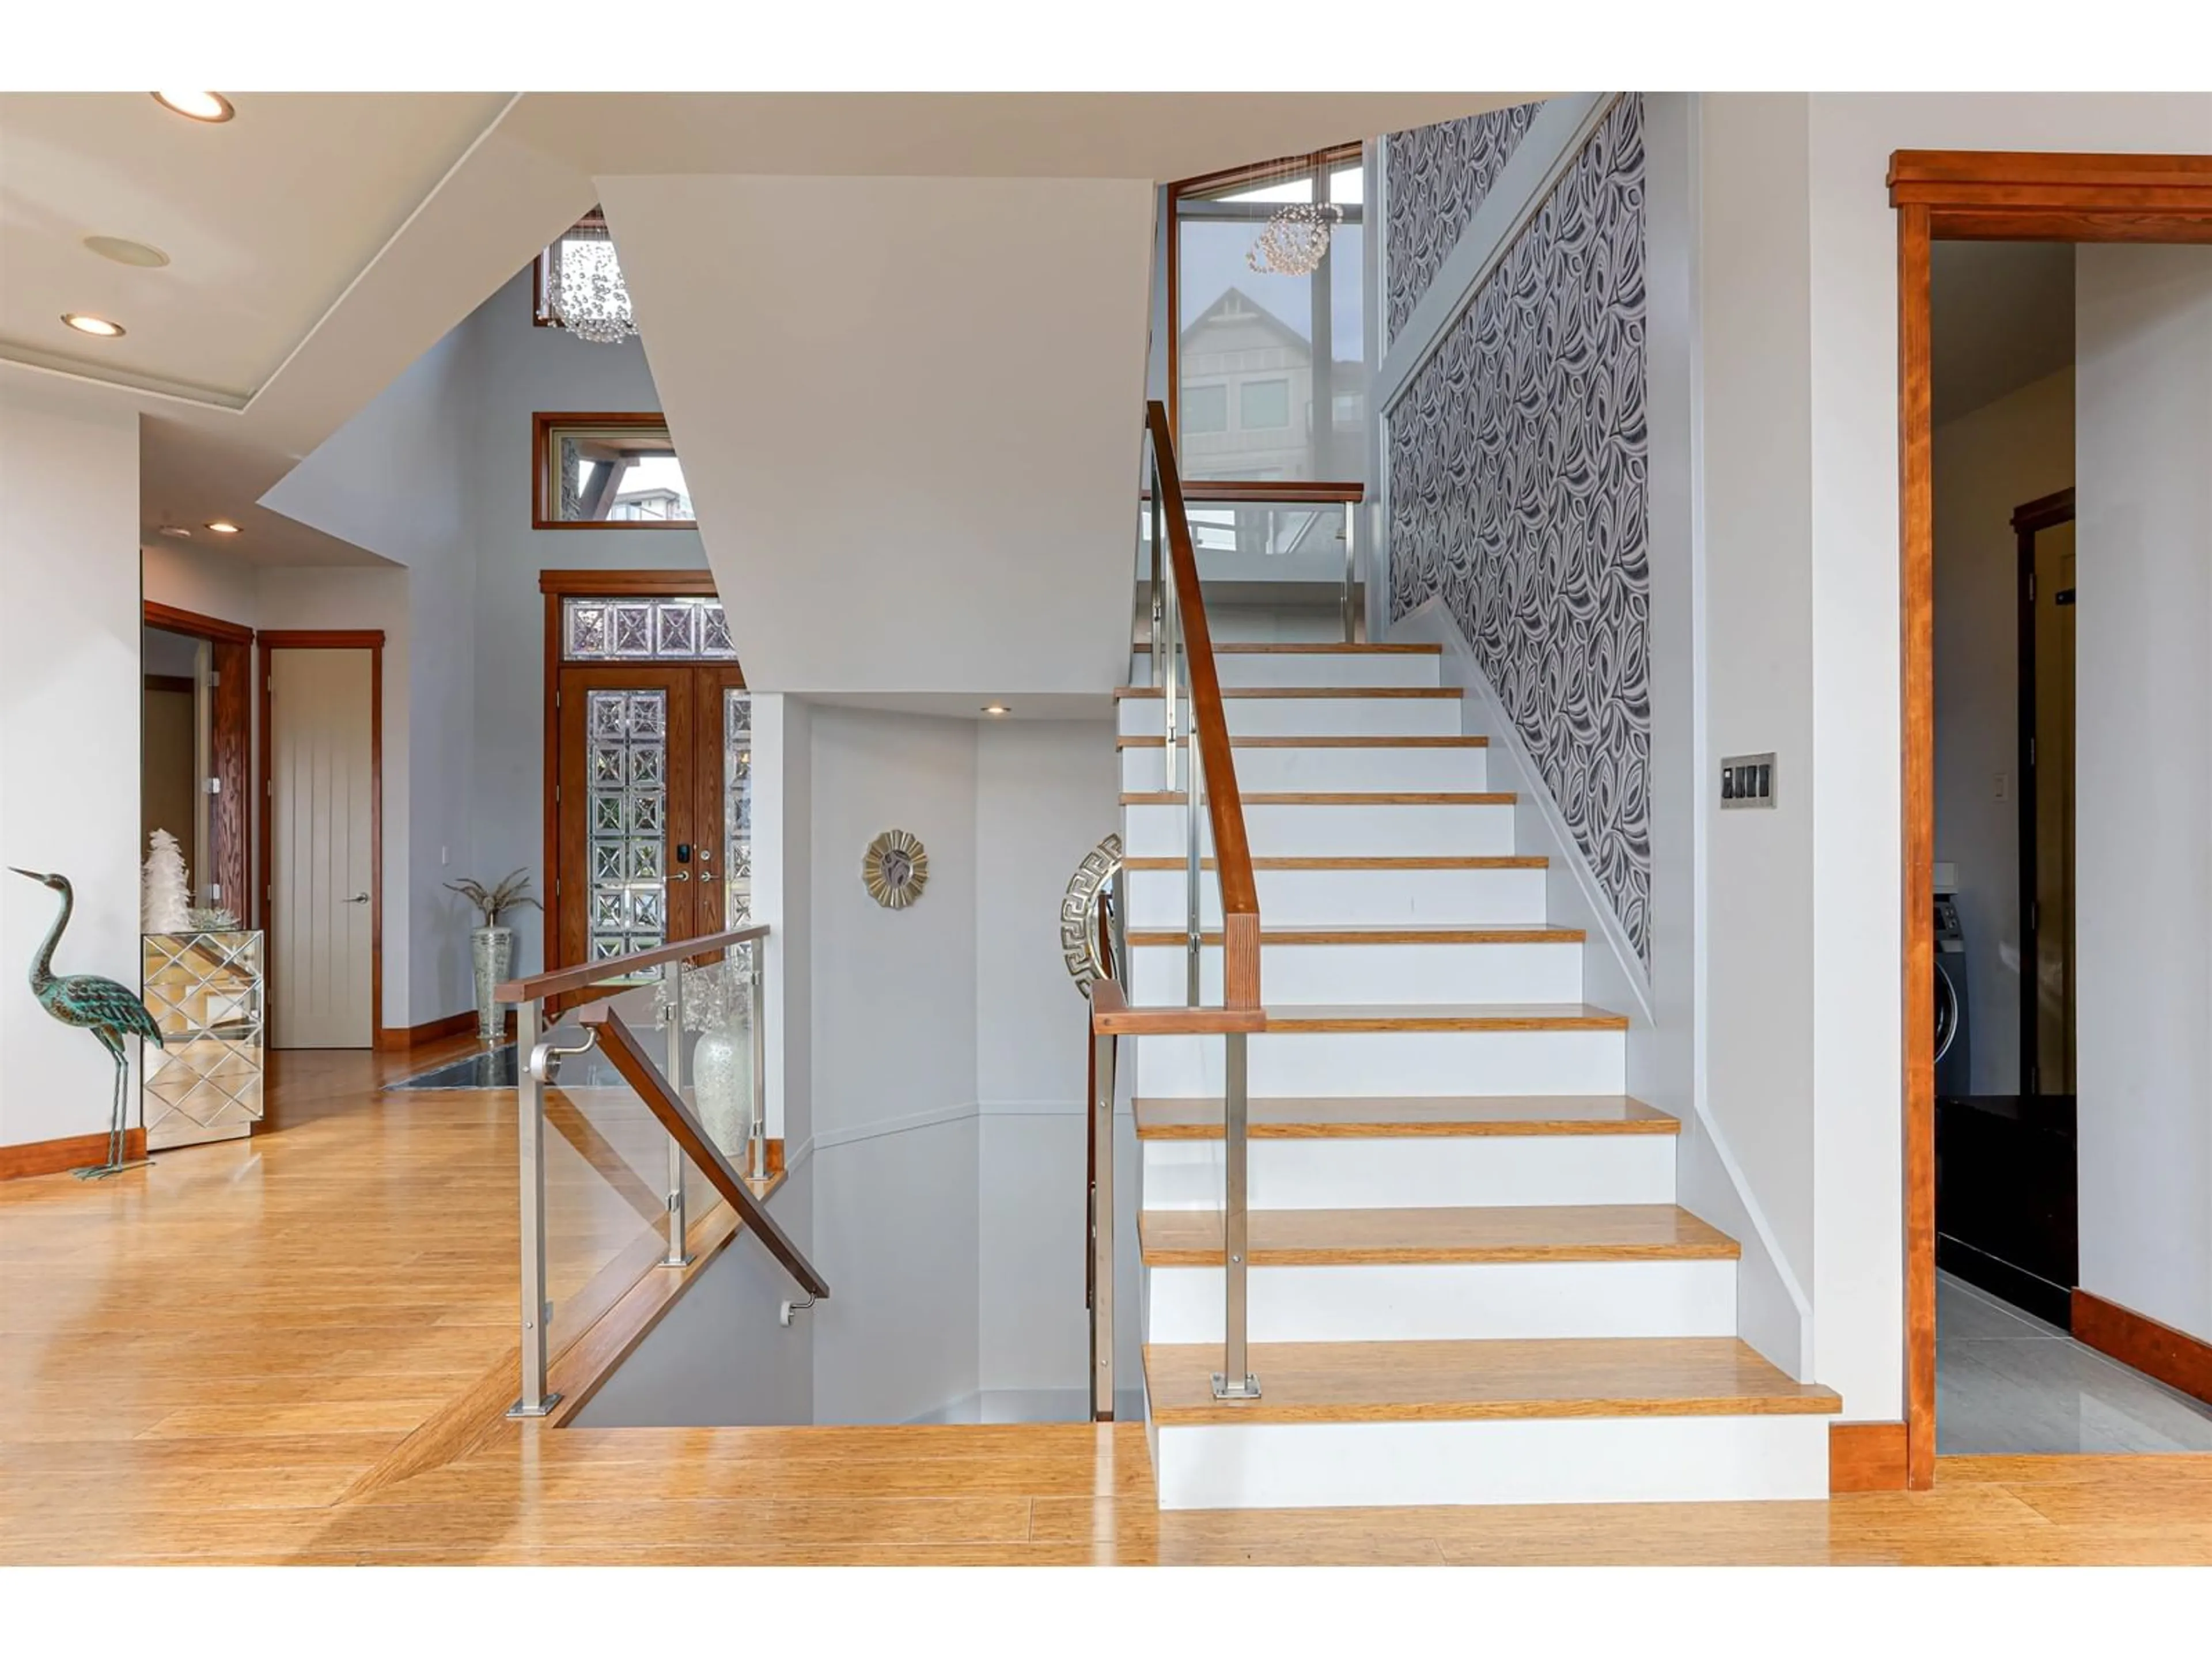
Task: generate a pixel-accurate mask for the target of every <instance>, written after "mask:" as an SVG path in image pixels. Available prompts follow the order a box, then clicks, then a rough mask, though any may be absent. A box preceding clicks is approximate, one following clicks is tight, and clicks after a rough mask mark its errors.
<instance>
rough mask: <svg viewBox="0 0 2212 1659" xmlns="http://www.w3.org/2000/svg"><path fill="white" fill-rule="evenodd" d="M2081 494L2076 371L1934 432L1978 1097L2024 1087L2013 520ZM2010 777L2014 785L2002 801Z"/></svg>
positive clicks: (1940, 665)
mask: <svg viewBox="0 0 2212 1659" xmlns="http://www.w3.org/2000/svg"><path fill="white" fill-rule="evenodd" d="M1937 326H1938V327H1939V328H1940V327H1941V326H1942V322H1941V320H1940V319H1939V320H1938V323H1937ZM2073 482H2074V371H2073V370H2072V369H2070V368H2069V369H2064V370H2062V371H2061V372H2060V373H2058V374H2052V375H2050V376H2047V377H2046V378H2045V379H2043V380H2038V381H2035V382H2034V383H2033V384H2032V385H2029V386H2022V387H2021V389H2020V390H2019V391H2017V392H2012V393H2010V394H2008V396H2005V397H2002V398H1997V399H1996V401H1995V402H1993V403H1990V404H1984V405H1983V406H1982V407H1981V408H1979V409H1976V410H1969V411H1968V412H1966V414H1963V415H1961V416H1958V417H1957V418H1956V419H1954V420H1950V421H1947V422H1944V423H1943V424H1942V426H1940V427H1938V428H1936V859H1937V860H1938V861H1939V862H1942V863H1948V864H1953V865H1955V866H1957V867H1958V875H1959V912H1960V924H1961V926H1963V927H1965V929H1966V1002H1967V1007H1968V1009H1969V1011H1970V1012H1971V1014H1972V1042H1973V1091H1974V1092H1975V1093H1976V1094H1978V1095H2006V1094H2014V1093H2016V1092H2017V1091H2019V1088H2020V794H2019V789H2020V660H2019V658H2020V648H2019V647H2020V599H2019V589H2020V544H2019V539H2018V538H2017V537H2015V535H2014V533H2013V528H2012V515H2013V511H2014V509H2015V508H2016V507H2020V506H2021V504H2022V503H2024V502H2027V501H2034V500H2036V499H2037V498H2038V497H2039V496H2043V495H2050V494H2051V493H2052V492H2053V491H2054V490H2060V489H2065V488H2066V487H2067V486H2068V485H2069V484H2071V483H2073ZM2000 772H2002V773H2003V774H2004V775H2006V777H2007V778H2008V787H2007V789H2006V792H2005V799H2002V800H2000V799H1998V798H1997V789H1996V775H1997V774H1998V773H2000Z"/></svg>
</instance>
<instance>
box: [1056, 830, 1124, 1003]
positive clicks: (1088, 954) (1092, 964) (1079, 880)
mask: <svg viewBox="0 0 2212 1659" xmlns="http://www.w3.org/2000/svg"><path fill="white" fill-rule="evenodd" d="M1120 869H1121V836H1107V837H1106V839H1105V840H1103V841H1102V842H1099V843H1098V845H1097V846H1096V847H1094V848H1091V850H1090V851H1089V852H1088V853H1085V854H1084V855H1083V862H1082V863H1081V864H1079V865H1078V866H1075V874H1074V875H1073V877H1072V878H1070V879H1069V881H1068V884H1067V892H1066V895H1065V896H1063V897H1062V898H1061V899H1060V960H1061V961H1062V962H1063V963H1066V965H1067V973H1068V977H1069V978H1071V979H1073V981H1075V988H1076V989H1077V990H1079V991H1080V992H1082V993H1083V994H1084V995H1085V996H1086V997H1087V996H1089V995H1090V994H1091V986H1092V985H1094V984H1096V983H1097V981H1100V980H1102V979H1110V978H1112V977H1113V974H1114V968H1113V964H1112V963H1110V962H1109V961H1108V960H1107V957H1108V955H1109V953H1110V951H1111V949H1112V947H1111V946H1110V945H1107V944H1106V943H1105V942H1103V941H1102V940H1101V939H1099V937H1098V893H1099V890H1100V889H1102V888H1103V887H1104V886H1105V885H1106V884H1108V883H1109V882H1110V881H1112V880H1113V879H1114V876H1115V872H1117V871H1118V870H1120Z"/></svg>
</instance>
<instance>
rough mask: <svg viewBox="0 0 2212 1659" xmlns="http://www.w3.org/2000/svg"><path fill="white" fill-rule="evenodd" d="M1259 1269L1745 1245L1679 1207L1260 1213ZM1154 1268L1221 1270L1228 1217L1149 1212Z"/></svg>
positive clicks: (1681, 1253)
mask: <svg viewBox="0 0 2212 1659" xmlns="http://www.w3.org/2000/svg"><path fill="white" fill-rule="evenodd" d="M1249 1225H1250V1229H1251V1231H1250V1232H1249V1236H1248V1244H1249V1252H1248V1255H1247V1260H1248V1261H1249V1262H1250V1264H1251V1265H1252V1266H1253V1267H1352V1266H1369V1267H1379V1266H1386V1265H1394V1264H1420V1265H1427V1266H1443V1265H1448V1264H1453V1263H1475V1262H1524V1261H1735V1260H1736V1259H1737V1258H1738V1257H1739V1256H1740V1255H1742V1250H1741V1248H1740V1247H1739V1246H1738V1245H1737V1243H1736V1242H1735V1240H1734V1239H1732V1238H1730V1237H1729V1236H1728V1235H1727V1234H1726V1233H1723V1232H1722V1231H1719V1230H1718V1229H1717V1228H1714V1227H1712V1226H1710V1225H1707V1224H1706V1223H1705V1222H1703V1221H1701V1220H1699V1218H1697V1217H1696V1216H1693V1215H1692V1214H1691V1213H1690V1212H1688V1211H1687V1210H1685V1209H1682V1208H1680V1206H1676V1205H1673V1204H1538V1205H1492V1206H1474V1207H1470V1208H1464V1209H1386V1210H1254V1211H1252V1212H1250V1215H1249ZM1137 1236H1138V1239H1139V1243H1140V1245H1141V1247H1142V1249H1143V1251H1144V1259H1145V1265H1146V1266H1147V1267H1219V1266H1221V1261H1222V1246H1221V1212H1219V1211H1218V1210H1146V1211H1144V1212H1141V1213H1140V1214H1139V1216H1138V1218H1137Z"/></svg>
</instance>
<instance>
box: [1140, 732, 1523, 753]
mask: <svg viewBox="0 0 2212 1659" xmlns="http://www.w3.org/2000/svg"><path fill="white" fill-rule="evenodd" d="M1166 744H1167V738H1165V737H1164V736H1163V735H1161V734H1160V733H1158V732H1155V733H1153V734H1152V736H1150V737H1139V736H1137V735H1135V734H1133V733H1127V734H1124V735H1123V736H1121V737H1119V738H1115V742H1114V746H1115V748H1117V749H1161V748H1164V747H1165V746H1166ZM1229 746H1230V747H1231V749H1487V748H1489V747H1490V739H1489V738H1484V737H1471V738H1470V737H1458V738H1435V737H1429V738H1397V737H1390V738H1347V737H1308V738H1240V737H1236V736H1233V735H1232V736H1231V738H1230V739H1229Z"/></svg>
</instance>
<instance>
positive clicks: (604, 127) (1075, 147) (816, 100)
mask: <svg viewBox="0 0 2212 1659" xmlns="http://www.w3.org/2000/svg"><path fill="white" fill-rule="evenodd" d="M1546 95H1547V94H1542V93H1528V92H1513V93H1480V92H1459V93H1449V92H1395V93H1368V92H1205V93H1181V92H1164V93H532V94H528V95H527V96H526V97H524V98H523V99H522V100H520V102H519V103H518V105H517V106H516V107H515V109H514V110H513V112H512V113H511V114H510V115H509V116H508V117H507V125H508V126H509V127H511V128H512V129H513V131H515V132H516V134H517V135H518V136H520V137H524V138H526V140H527V141H528V142H530V143H535V144H538V145H541V146H543V147H544V149H547V150H548V151H550V152H551V153H554V154H556V155H562V156H563V157H565V158H566V159H567V160H568V161H570V162H572V163H573V164H574V165H575V166H576V167H580V168H581V169H583V170H584V171H586V172H587V173H594V174H604V173H629V174H634V173H799V174H817V175H820V174H829V175H836V174H845V175H869V174H877V175H883V174H891V175H902V176H910V175H916V174H935V175H940V176H944V177H950V178H963V177H966V178H1020V179H1042V178H1052V179H1150V180H1152V181H1153V182H1155V183H1162V184H1164V183H1167V182H1169V181H1170V180H1173V179H1188V178H1191V177H1193V176H1194V175H1196V174H1198V173H1212V172H1218V171H1219V170H1221V169H1223V168H1225V167H1236V166H1238V165H1240V164H1242V163H1243V162H1247V161H1266V160H1268V159H1270V158H1272V157H1273V156H1277V155H1298V154H1303V153H1304V152H1305V151H1308V150H1313V149H1322V148H1323V147H1325V146H1327V145H1330V144H1336V143H1357V142H1358V141H1359V140H1360V139H1362V138H1365V137H1371V136H1372V135H1374V134H1376V133H1378V132H1391V131H1398V130H1399V129H1401V128H1405V127H1413V126H1423V125H1428V124H1430V123H1431V122H1436V121H1447V120H1452V119H1455V118H1458V117H1460V116H1463V115H1474V114H1479V113H1480V112H1483V111H1485V110H1491V109H1498V108H1502V107H1504V106H1506V105H1509V104H1518V103H1525V102H1527V101H1528V100H1531V99H1534V98H1541V97H1543V96H1546Z"/></svg>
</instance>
